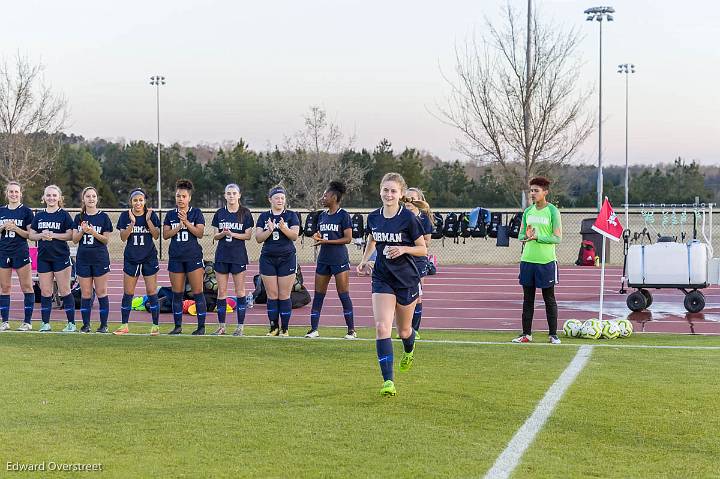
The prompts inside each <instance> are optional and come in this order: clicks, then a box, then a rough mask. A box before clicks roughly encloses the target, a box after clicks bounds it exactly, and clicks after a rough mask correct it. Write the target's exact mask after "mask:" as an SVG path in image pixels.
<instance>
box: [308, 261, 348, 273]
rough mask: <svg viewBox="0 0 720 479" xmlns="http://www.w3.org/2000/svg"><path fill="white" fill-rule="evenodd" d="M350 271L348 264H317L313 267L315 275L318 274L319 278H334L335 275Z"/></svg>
mask: <svg viewBox="0 0 720 479" xmlns="http://www.w3.org/2000/svg"><path fill="white" fill-rule="evenodd" d="M349 270H350V263H343V264H327V263H318V264H317V266H316V267H315V274H319V275H321V276H335V275H336V274H340V273H342V272H343V271H349Z"/></svg>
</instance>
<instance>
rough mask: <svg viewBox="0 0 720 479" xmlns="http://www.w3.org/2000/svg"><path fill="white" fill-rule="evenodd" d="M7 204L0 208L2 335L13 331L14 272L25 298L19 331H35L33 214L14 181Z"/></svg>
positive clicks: (0, 307) (8, 191) (7, 190)
mask: <svg viewBox="0 0 720 479" xmlns="http://www.w3.org/2000/svg"><path fill="white" fill-rule="evenodd" d="M5 196H6V197H7V200H8V204H7V205H6V206H3V207H0V290H1V291H0V316H1V317H2V320H1V322H0V331H6V330H8V329H10V323H9V322H8V319H9V317H10V288H11V286H12V271H13V270H15V274H16V275H17V278H18V281H19V282H20V289H22V292H23V294H24V301H23V302H24V306H25V308H24V309H25V320H24V321H23V323H22V324H21V325H20V327H19V328H18V331H32V314H33V309H34V307H35V293H34V292H33V284H32V266H31V265H30V250H29V249H28V244H27V238H28V235H29V233H28V228H29V227H30V225H31V224H32V220H33V213H32V210H31V209H30V208H28V207H27V206H25V205H24V204H22V188H20V183H18V182H17V181H11V182H9V183H8V184H7V187H6V188H5Z"/></svg>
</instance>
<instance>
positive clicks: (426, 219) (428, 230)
mask: <svg viewBox="0 0 720 479" xmlns="http://www.w3.org/2000/svg"><path fill="white" fill-rule="evenodd" d="M405 197H406V198H408V199H410V200H413V201H422V202H425V194H424V193H423V191H422V190H421V189H420V188H408V189H407V191H406V192H405ZM405 205H406V206H407V209H409V210H410V211H412V212H413V213H415V215H416V216H417V218H418V220H420V226H421V227H422V231H423V238H425V246H426V247H428V248H429V247H430V239H431V238H432V230H433V225H432V221H431V218H432V211H430V209H429V208H428V209H425V210H422V209H419V208H417V207H416V206H415V205H413V204H412V203H405ZM413 259H414V260H415V265H416V266H417V268H418V273H420V296H418V300H417V303H416V304H415V311H414V312H413V318H412V328H413V329H414V330H415V337H416V338H417V337H418V336H417V332H418V331H420V321H421V320H422V302H423V301H422V297H423V291H424V289H425V276H427V274H428V257H427V256H413Z"/></svg>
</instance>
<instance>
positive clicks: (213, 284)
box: [203, 276, 218, 291]
mask: <svg viewBox="0 0 720 479" xmlns="http://www.w3.org/2000/svg"><path fill="white" fill-rule="evenodd" d="M203 287H204V288H205V291H217V289H218V284H217V279H215V276H206V277H205V281H203Z"/></svg>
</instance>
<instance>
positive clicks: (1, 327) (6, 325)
mask: <svg viewBox="0 0 720 479" xmlns="http://www.w3.org/2000/svg"><path fill="white" fill-rule="evenodd" d="M9 329H10V323H8V322H7V321H3V323H2V324H0V331H7V330H9Z"/></svg>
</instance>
